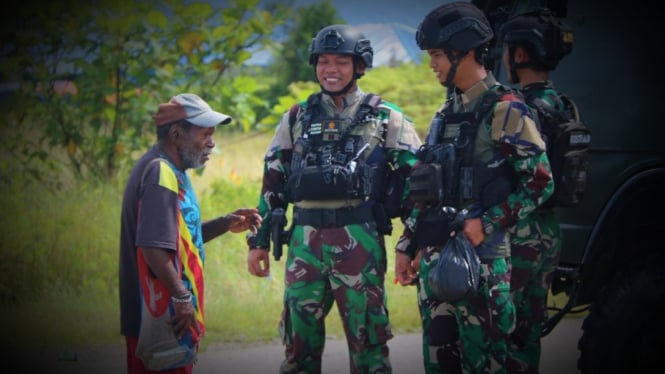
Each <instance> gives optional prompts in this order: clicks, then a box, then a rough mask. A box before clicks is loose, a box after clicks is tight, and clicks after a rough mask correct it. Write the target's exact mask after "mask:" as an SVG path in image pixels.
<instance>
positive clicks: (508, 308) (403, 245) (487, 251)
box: [396, 74, 553, 373]
mask: <svg viewBox="0 0 665 374" xmlns="http://www.w3.org/2000/svg"><path fill="white" fill-rule="evenodd" d="M498 87H499V83H498V82H497V81H496V80H495V79H494V77H493V76H492V75H491V74H488V76H487V77H486V78H485V79H484V80H483V81H480V82H478V83H477V84H476V85H474V86H473V87H472V88H470V89H469V90H467V91H466V92H464V93H462V94H456V95H455V96H454V97H453V98H452V99H451V100H449V101H448V102H447V104H444V108H442V109H449V108H447V105H452V112H453V113H461V112H466V111H470V110H473V109H474V105H475V104H476V103H478V102H479V100H481V98H482V97H483V95H485V93H486V92H487V91H489V90H494V89H498ZM430 131H431V129H430ZM426 142H427V140H426ZM473 155H474V160H475V161H477V162H481V163H484V164H485V165H500V164H501V163H504V162H506V163H507V164H508V165H509V166H510V168H511V169H512V171H513V172H514V175H515V178H516V181H517V184H516V188H515V189H514V190H513V191H512V192H511V193H510V194H509V195H508V196H507V197H506V198H505V199H503V200H502V201H500V202H498V203H497V204H495V205H492V206H489V207H483V206H482V202H480V201H472V202H471V204H470V205H469V206H465V207H455V208H457V210H460V209H461V208H467V209H469V213H470V214H469V218H479V217H481V216H482V215H483V214H485V216H486V217H487V218H488V219H489V220H490V223H491V224H492V225H493V226H494V232H493V233H492V234H491V235H489V236H486V237H485V240H484V241H483V242H482V243H481V244H480V245H478V246H477V247H476V248H475V249H476V253H477V254H478V256H479V257H480V260H481V263H482V270H481V278H482V279H483V283H482V285H481V287H480V292H479V293H478V294H477V295H476V296H473V297H470V298H468V299H464V300H462V301H460V302H457V303H455V304H454V305H447V304H443V303H441V302H440V301H438V300H435V299H433V298H432V297H430V295H429V294H428V291H427V287H426V285H425V284H426V283H427V274H428V271H429V269H430V268H431V267H432V266H433V264H434V263H435V258H438V255H434V253H436V251H433V250H432V248H425V249H421V250H423V251H425V252H424V255H423V257H422V261H421V268H420V272H419V276H418V278H419V298H418V299H419V306H420V314H421V318H422V320H423V354H424V360H425V361H424V363H425V369H426V372H427V373H456V372H462V371H464V372H469V373H486V372H487V373H489V372H492V373H495V372H496V373H505V372H507V368H506V366H505V365H506V361H507V356H508V338H509V333H510V332H511V331H512V330H513V329H514V327H515V306H514V304H513V301H512V298H511V297H510V279H511V272H512V265H511V257H510V256H511V252H510V251H511V248H510V242H509V233H508V230H509V228H510V227H512V226H514V225H515V224H516V223H517V222H518V221H520V220H521V219H522V218H524V217H527V216H528V215H529V214H530V213H531V212H533V211H534V210H535V209H536V208H537V207H538V206H539V205H540V204H541V203H542V202H543V201H545V200H546V199H547V198H548V197H549V196H551V195H552V192H553V181H552V173H551V170H550V166H549V160H548V159H547V156H546V154H545V145H544V142H543V141H542V138H541V137H540V133H539V131H538V129H537V127H536V123H535V121H534V117H533V112H532V110H531V109H530V108H529V107H528V106H527V105H526V104H525V103H524V101H523V100H522V99H521V97H520V96H519V95H514V94H510V95H503V96H502V97H501V99H500V100H499V101H498V102H497V103H496V104H495V105H494V108H493V111H492V112H491V113H490V114H488V115H487V116H485V117H484V118H482V123H481V124H480V127H479V129H478V133H477V135H476V140H475V146H474V154H473ZM423 208H425V207H422V206H420V205H419V204H416V206H415V207H414V209H413V210H412V211H411V215H410V217H408V218H407V219H406V220H405V225H404V232H403V234H402V236H401V237H400V239H399V240H398V243H397V246H396V250H397V251H403V252H406V253H409V254H411V255H413V253H410V251H412V250H413V246H412V245H411V242H412V240H413V238H414V233H415V232H417V222H418V221H417V217H418V214H419V213H420V212H421V209H423ZM453 316H454V319H453V318H452V317H453Z"/></svg>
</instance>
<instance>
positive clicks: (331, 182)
mask: <svg viewBox="0 0 665 374" xmlns="http://www.w3.org/2000/svg"><path fill="white" fill-rule="evenodd" d="M380 101H381V98H380V97H379V96H377V95H373V94H367V95H365V97H364V98H363V102H362V103H361V104H360V106H359V108H358V110H357V111H356V114H355V116H354V117H351V118H349V117H337V116H335V117H330V116H329V115H327V114H326V113H325V111H324V110H323V108H322V107H321V96H320V94H315V95H311V96H310V97H309V98H308V99H307V106H306V108H305V111H304V113H303V114H302V116H301V118H300V121H301V124H302V131H301V133H300V134H299V136H298V138H297V139H296V140H295V142H294V147H293V157H292V160H291V165H290V173H289V178H288V182H287V188H288V192H289V196H290V198H291V201H293V202H298V201H302V200H349V199H361V200H365V199H367V198H369V197H370V195H371V189H372V178H371V174H372V171H371V170H370V169H371V168H370V167H369V166H368V165H367V162H366V158H365V157H364V154H365V150H367V148H368V147H369V146H370V138H371V136H369V135H368V134H366V133H365V132H357V131H354V130H355V129H356V128H358V126H359V125H362V124H365V123H368V122H370V121H372V120H374V118H376V116H377V114H378V109H377V108H378V104H379V103H380Z"/></svg>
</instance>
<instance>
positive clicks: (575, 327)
mask: <svg viewBox="0 0 665 374" xmlns="http://www.w3.org/2000/svg"><path fill="white" fill-rule="evenodd" d="M581 326H582V319H581V318H567V319H564V320H563V321H562V322H561V323H560V324H559V325H558V326H557V327H556V328H555V329H554V330H553V331H552V333H550V334H549V335H548V336H546V337H545V338H544V339H543V356H542V359H541V373H542V374H574V373H578V371H577V369H576V362H577V357H578V351H577V340H578V339H579V336H580V334H581ZM389 347H390V361H391V363H392V365H393V372H394V373H395V374H421V373H423V372H424V371H423V368H422V362H421V357H422V356H421V353H420V352H421V351H420V349H421V341H420V335H419V334H398V335H397V336H395V338H393V339H392V340H391V341H390V342H389ZM71 354H72V356H67V354H66V353H60V355H59V356H57V357H53V356H50V357H49V355H42V356H36V357H22V359H21V361H20V364H19V366H18V367H20V368H22V370H21V371H20V372H26V373H28V372H32V373H34V372H42V371H43V372H46V370H45V369H47V370H48V372H50V373H63V374H64V373H67V374H69V373H71V374H78V373H81V374H83V373H86V374H89V373H93V374H107V373H108V374H120V373H125V366H124V347H123V346H114V347H110V348H107V349H105V350H101V349H99V348H97V349H90V350H88V351H85V352H76V353H74V352H72V353H71ZM74 354H75V355H76V361H73V355H74ZM282 358H283V348H282V346H281V345H279V344H269V345H257V346H251V347H238V346H234V345H228V344H220V345H213V346H208V347H207V349H206V350H205V351H204V352H202V353H201V354H200V356H199V362H198V364H197V366H196V367H195V368H194V373H195V374H217V373H243V374H263V373H277V370H278V368H279V365H280V362H281V360H282ZM67 359H69V360H67ZM348 364H349V359H348V356H347V352H346V345H345V342H344V341H343V340H337V339H335V340H328V341H327V342H326V349H325V353H324V357H323V373H324V374H338V373H339V374H342V373H348V372H349V370H348ZM30 368H32V369H35V370H37V371H34V370H30ZM23 369H26V370H25V371H23ZM54 369H55V370H54ZM17 372H18V371H17Z"/></svg>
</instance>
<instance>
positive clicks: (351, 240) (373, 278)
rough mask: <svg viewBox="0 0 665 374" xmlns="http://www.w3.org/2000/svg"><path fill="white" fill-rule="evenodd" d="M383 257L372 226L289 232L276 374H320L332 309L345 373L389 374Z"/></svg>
mask: <svg viewBox="0 0 665 374" xmlns="http://www.w3.org/2000/svg"><path fill="white" fill-rule="evenodd" d="M386 267H387V263H386V251H385V245H384V242H383V237H382V236H379V235H378V234H377V232H376V224H374V223H365V224H358V225H348V226H345V227H340V228H325V229H315V228H314V227H312V226H295V227H294V230H293V233H292V235H291V241H290V243H289V251H288V255H287V259H286V273H285V291H284V310H283V311H282V319H281V321H280V326H279V327H280V335H281V337H282V341H283V343H284V345H285V346H286V350H285V351H286V359H285V360H284V362H283V363H282V366H281V368H280V373H308V374H310V373H320V372H321V356H322V354H323V348H324V344H325V339H326V327H325V318H326V316H327V315H328V312H330V309H331V308H332V305H333V303H336V304H337V309H338V311H339V315H340V317H341V321H342V325H343V327H344V333H345V335H346V340H347V343H348V347H349V362H350V369H349V372H350V373H376V374H378V373H392V368H391V365H390V360H389V358H388V345H387V341H388V340H389V339H390V338H392V337H393V334H392V332H391V328H390V323H389V320H388V311H387V308H386V292H385V288H384V282H385V274H386Z"/></svg>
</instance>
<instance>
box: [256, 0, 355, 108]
mask: <svg viewBox="0 0 665 374" xmlns="http://www.w3.org/2000/svg"><path fill="white" fill-rule="evenodd" d="M345 23H346V21H344V20H343V19H342V18H340V16H339V15H338V13H337V9H336V8H335V7H334V6H333V5H332V3H331V2H330V0H323V1H321V2H320V3H317V4H310V5H302V6H300V7H298V9H297V11H296V14H295V16H294V19H293V22H291V23H289V24H287V26H286V27H285V35H286V39H285V40H284V42H283V43H281V44H279V45H278V47H277V49H276V50H275V52H274V53H273V55H274V56H278V57H277V58H275V60H274V61H273V62H272V63H271V64H270V66H269V67H268V70H269V71H270V72H271V73H272V74H273V75H275V76H276V77H277V78H276V81H275V83H274V86H273V88H272V89H271V92H272V95H271V97H277V96H281V95H284V94H287V93H288V92H287V91H288V87H289V85H290V84H291V83H293V82H316V76H315V74H314V69H313V68H312V66H311V65H310V64H309V47H310V45H311V44H312V38H313V37H314V36H315V35H316V33H317V32H319V30H321V29H322V28H323V27H326V26H328V25H332V24H345ZM271 104H274V102H273V103H271Z"/></svg>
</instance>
